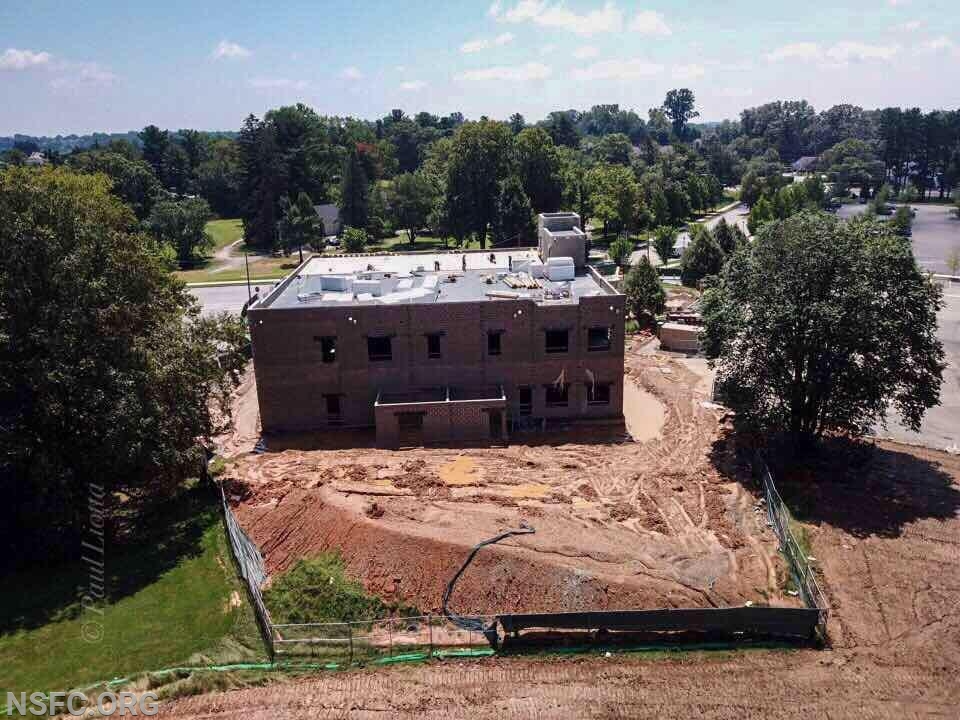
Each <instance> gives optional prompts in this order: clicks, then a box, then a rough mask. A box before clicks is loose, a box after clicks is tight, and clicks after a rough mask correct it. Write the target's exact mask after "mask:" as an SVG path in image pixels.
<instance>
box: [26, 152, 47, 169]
mask: <svg viewBox="0 0 960 720" xmlns="http://www.w3.org/2000/svg"><path fill="white" fill-rule="evenodd" d="M23 162H24V164H25V165H32V166H37V165H46V164H47V159H46V158H45V157H44V156H43V153H42V152H34V153H30V156H29V157H28V158H27V159H26V160H24V161H23Z"/></svg>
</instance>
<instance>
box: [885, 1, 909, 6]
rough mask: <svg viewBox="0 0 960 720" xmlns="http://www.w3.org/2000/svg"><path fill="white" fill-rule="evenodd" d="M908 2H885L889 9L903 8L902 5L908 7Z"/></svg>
mask: <svg viewBox="0 0 960 720" xmlns="http://www.w3.org/2000/svg"><path fill="white" fill-rule="evenodd" d="M909 4H910V0H887V5H889V6H890V7H903V6H904V5H909Z"/></svg>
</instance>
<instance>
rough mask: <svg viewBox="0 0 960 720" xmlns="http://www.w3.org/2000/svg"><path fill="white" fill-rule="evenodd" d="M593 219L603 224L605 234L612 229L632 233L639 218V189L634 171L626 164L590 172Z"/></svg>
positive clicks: (598, 168)
mask: <svg viewBox="0 0 960 720" xmlns="http://www.w3.org/2000/svg"><path fill="white" fill-rule="evenodd" d="M590 186H591V189H592V196H591V202H590V205H591V207H592V209H593V214H594V217H596V218H598V219H600V220H601V221H603V234H604V235H606V234H607V230H608V228H609V226H611V225H612V226H613V227H614V229H615V230H617V231H618V232H619V231H622V230H626V231H629V230H630V229H632V228H633V225H634V220H635V219H636V216H637V204H638V201H639V199H640V187H639V185H638V184H637V179H636V177H635V176H634V174H633V170H631V169H630V168H628V167H624V166H623V165H606V164H603V165H597V166H596V167H595V168H593V170H591V171H590Z"/></svg>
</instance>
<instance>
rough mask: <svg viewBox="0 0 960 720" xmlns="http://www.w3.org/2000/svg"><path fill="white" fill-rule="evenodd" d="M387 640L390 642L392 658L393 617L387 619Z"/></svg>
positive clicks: (391, 655)
mask: <svg viewBox="0 0 960 720" xmlns="http://www.w3.org/2000/svg"><path fill="white" fill-rule="evenodd" d="M387 638H388V639H389V640H390V650H389V652H390V657H393V617H390V618H388V619H387Z"/></svg>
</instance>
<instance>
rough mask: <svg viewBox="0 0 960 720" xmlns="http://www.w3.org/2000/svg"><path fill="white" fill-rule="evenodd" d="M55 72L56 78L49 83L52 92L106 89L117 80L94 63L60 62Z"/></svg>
mask: <svg viewBox="0 0 960 720" xmlns="http://www.w3.org/2000/svg"><path fill="white" fill-rule="evenodd" d="M56 70H57V72H58V75H57V77H55V78H53V80H51V81H50V87H52V88H53V89H54V90H77V89H80V88H91V87H107V86H109V85H113V84H114V83H115V82H116V81H117V79H118V78H117V76H116V74H115V73H114V72H113V71H112V70H110V69H109V68H107V67H104V66H103V65H100V64H98V63H95V62H62V63H59V64H58V67H57V68H56Z"/></svg>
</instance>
